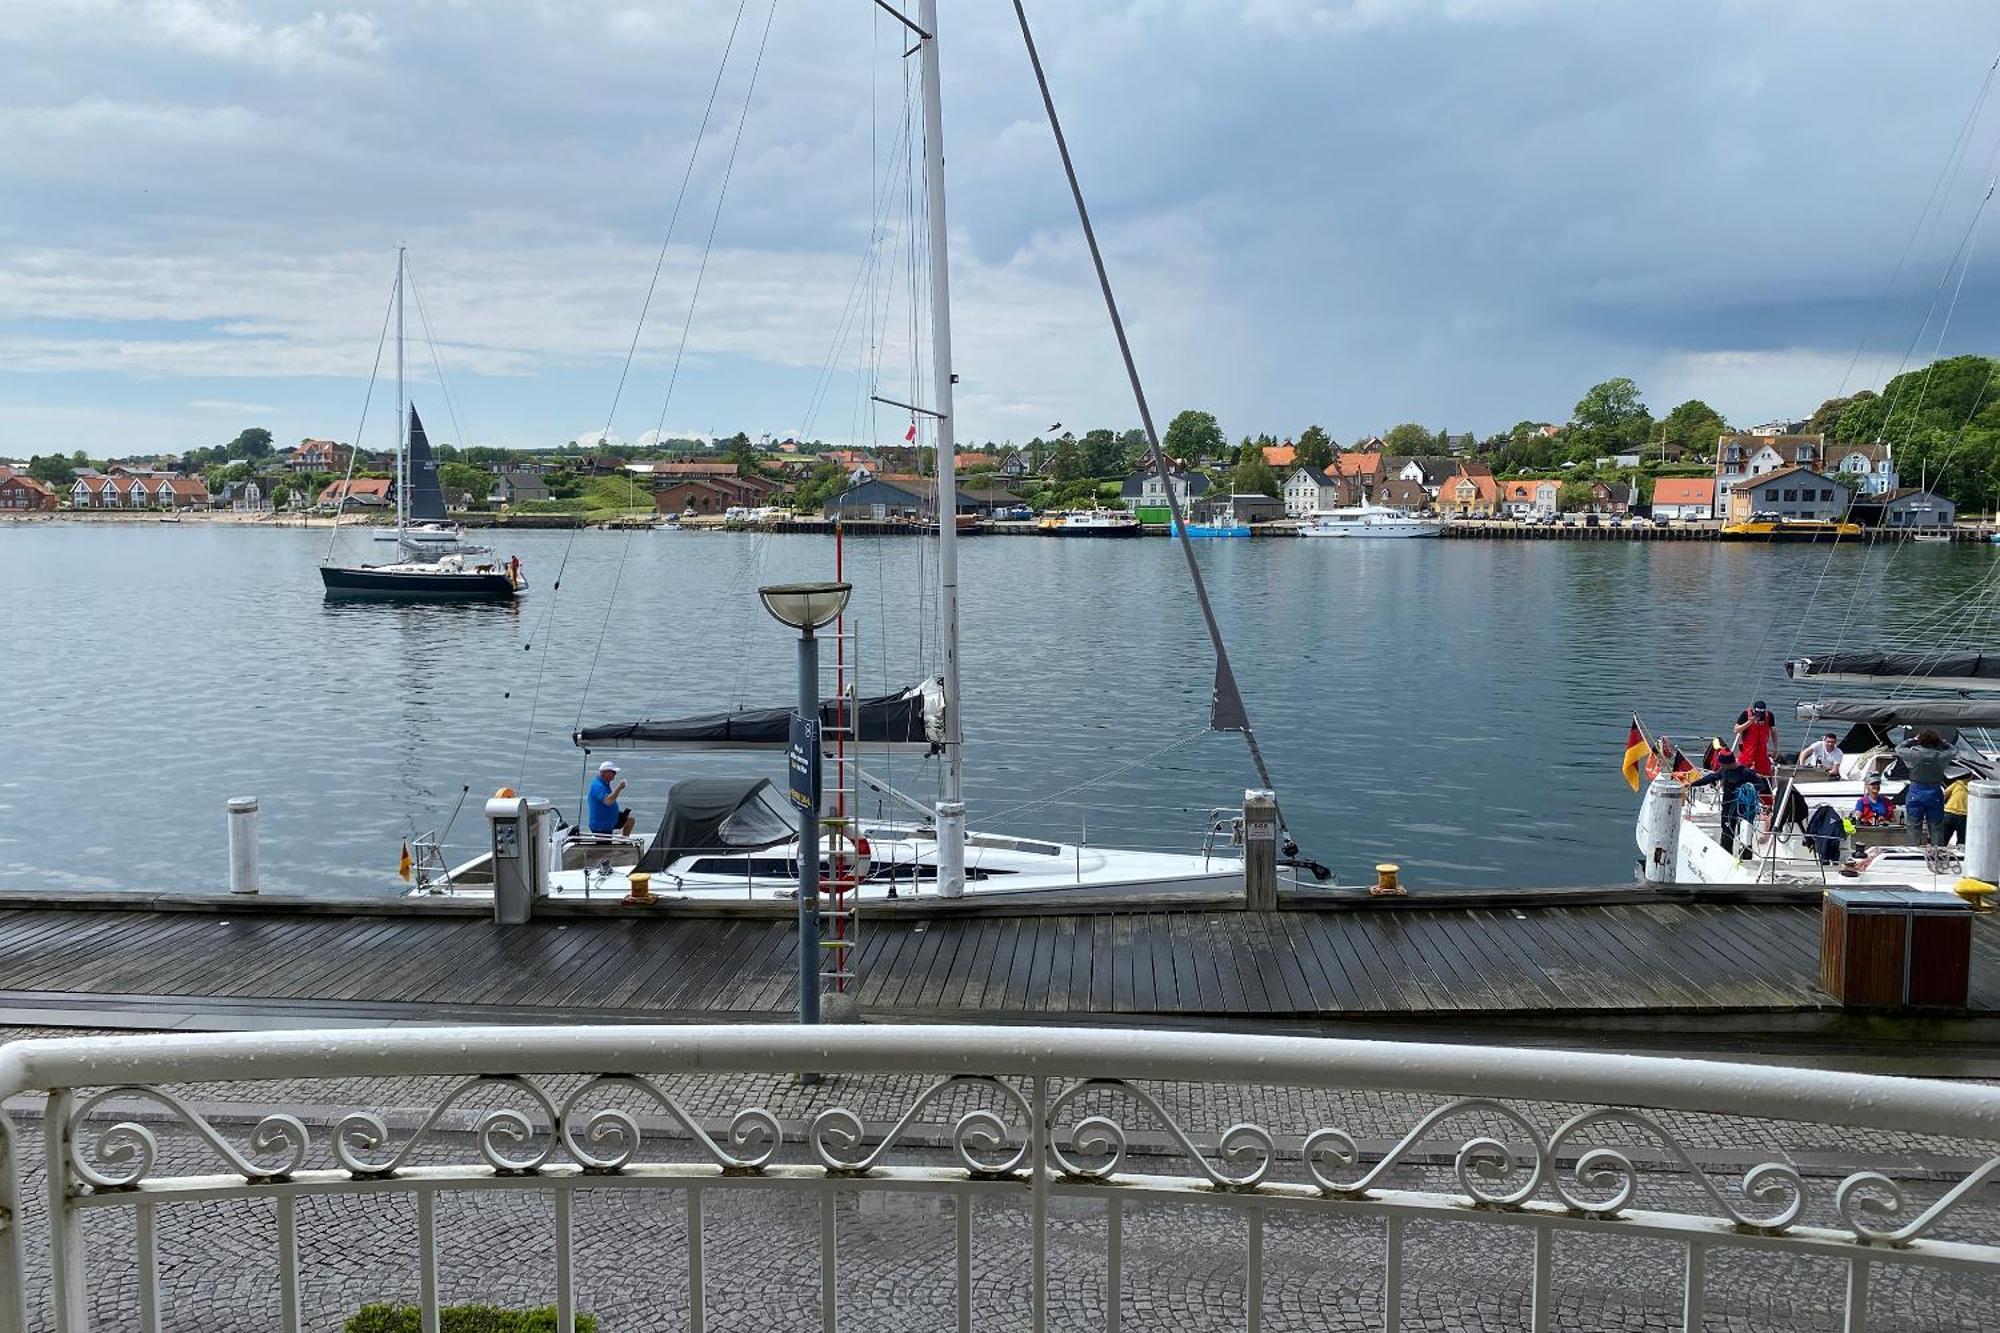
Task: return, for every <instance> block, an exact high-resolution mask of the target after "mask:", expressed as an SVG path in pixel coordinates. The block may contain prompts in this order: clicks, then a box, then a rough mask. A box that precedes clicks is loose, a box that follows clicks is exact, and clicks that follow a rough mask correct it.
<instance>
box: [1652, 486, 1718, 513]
mask: <svg viewBox="0 0 2000 1333" xmlns="http://www.w3.org/2000/svg"><path fill="white" fill-rule="evenodd" d="M1653 517H1654V518H1655V519H1657V520H1659V521H1660V522H1662V523H1664V522H1667V521H1668V520H1670V519H1679V520H1681V521H1682V522H1684V523H1690V522H1696V521H1700V522H1706V521H1708V520H1709V519H1712V518H1714V517H1716V508H1715V478H1714V477H1661V478H1660V479H1659V480H1658V481H1656V482H1654V483H1653Z"/></svg>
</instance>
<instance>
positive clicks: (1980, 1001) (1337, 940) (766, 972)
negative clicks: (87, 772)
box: [0, 887, 2000, 1054]
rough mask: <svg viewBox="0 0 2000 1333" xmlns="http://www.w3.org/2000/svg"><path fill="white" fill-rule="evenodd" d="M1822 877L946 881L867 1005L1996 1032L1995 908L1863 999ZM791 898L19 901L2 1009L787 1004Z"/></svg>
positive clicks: (620, 1014)
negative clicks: (1822, 983) (1289, 886)
mask: <svg viewBox="0 0 2000 1333" xmlns="http://www.w3.org/2000/svg"><path fill="white" fill-rule="evenodd" d="M1819 936H1820V911H1819V893H1818V892H1817V890H1810V891H1784V890H1764V891H1743V892H1740V893H1733V894H1730V893H1720V894H1714V895H1707V896H1702V897H1694V896H1689V895H1678V896H1675V895H1668V894H1659V893H1653V892H1650V891H1647V890H1643V889H1639V888H1625V887H1619V888H1606V889H1577V890H1564V891H1540V892H1529V891H1518V890H1517V891H1504V892H1502V891H1496V892H1478V893H1474V892H1458V893H1436V894H1430V895H1425V896H1421V897H1413V898H1407V899H1398V900H1381V899H1368V898H1354V897H1348V896H1345V895H1342V896H1334V895H1330V894H1308V893H1301V894H1296V895H1285V896H1284V897H1283V898H1282V899H1281V903H1280V910H1278V911H1274V912H1251V911H1245V910H1243V907H1242V901H1241V899H1240V898H1233V897H1217V896H1200V897H1176V896H1173V895H1143V896H1135V897H1132V898H1130V899H1104V898H1096V899H1081V900H1079V899H1070V900H1069V901H1066V902H1056V901H1049V900H1046V899H1036V898H1022V899H1017V900H1014V901H1011V902H1010V901H990V900H988V901H982V900H977V899H975V900H965V899H960V900H955V901H945V900H942V899H924V900H915V901H911V902H907V903H897V904H885V905H881V906H876V907H871V908H870V909H869V910H868V912H867V913H866V914H865V915H864V918H863V922H862V929H861V944H860V948H859V951H858V957H857V959H856V972H857V978H858V980H857V982H856V985H855V988H854V992H853V994H854V998H855V1000H856V1002H857V1003H858V1005H859V1008H860V1011H861V1015H862V1019H863V1021H865V1022H877V1023H879V1022H888V1023H908V1022H1000V1023H1035V1022H1051V1021H1056V1022H1082V1023H1116V1024H1120V1025H1126V1026H1130V1025H1135V1024H1136V1025H1141V1026H1167V1027H1191V1028H1202V1029H1209V1030H1216V1029H1225V1030H1240V1031H1271V1030H1288V1031H1307V1032H1315V1033H1319V1034H1322V1035H1358V1034H1362V1033H1381V1032H1385V1031H1391V1032H1393V1031H1401V1032H1405V1033H1409V1032H1412V1031H1414V1030H1416V1029H1421V1030H1422V1032H1423V1035H1424V1036H1425V1037H1427V1038H1442V1037H1448V1036H1452V1035H1456V1036H1459V1037H1464V1036H1466V1035H1467V1034H1476V1033H1479V1032H1490V1033H1493V1034H1495V1035H1499V1034H1506V1035H1507V1036H1508V1037H1509V1038H1512V1037H1519V1038H1520V1039H1522V1040H1534V1041H1537V1042H1541V1043H1544V1044H1547V1043H1551V1042H1554V1043H1558V1044H1561V1043H1564V1042H1578V1043H1585V1042H1588V1043H1592V1044H1601V1043H1603V1042H1604V1041H1606V1040H1612V1041H1619V1040H1624V1041H1626V1042H1629V1043H1630V1044H1633V1045H1645V1044H1649V1043H1651V1044H1658V1043H1667V1044H1680V1045H1686V1044H1689V1043H1699V1044H1701V1045H1704V1046H1705V1045H1711V1044H1716V1043H1723V1044H1727V1043H1729V1042H1732V1041H1736V1040H1743V1041H1756V1042H1758V1043H1760V1045H1761V1047H1763V1048H1768V1047H1769V1046H1770V1045H1771V1044H1772V1043H1786V1042H1813V1041H1820V1040H1834V1041H1852V1042H1859V1043H1863V1044H1867V1043H1872V1042H1876V1041H1881V1042H1886V1043H1896V1042H1901V1041H1906V1040H1908V1039H1909V1038H1910V1037H1911V1036H1912V1035H1913V1034H1915V1033H1918V1032H1921V1033H1923V1034H1924V1035H1925V1038H1926V1040H1927V1041H1928V1042H1929V1043H1931V1046H1930V1047H1929V1051H1930V1053H1933V1054H1935V1053H1938V1052H1942V1051H1944V1050H1946V1049H1948V1048H1953V1049H1955V1048H1958V1047H1960V1046H1963V1047H1964V1048H1965V1049H1991V1048H1992V1047H1993V1046H1994V1045H1995V1044H1996V1043H2000V923H1996V917H1994V916H1982V917H1981V918H1980V919H1979V922H1978V926H1977V928H1976V929H1975V932H1974V956H1973V964H1972V969H1973V973H1972V999H1971V1005H1970V1008H1969V1009H1968V1010H1967V1011H1964V1012H1954V1013H1948V1014H1942V1015H1932V1016H1923V1017H1918V1016H1914V1015H1899V1016H1885V1015H1881V1014H1866V1013H1860V1012H1850V1011H1845V1010H1842V1009H1841V1008H1840V1007H1839V1006H1838V1005H1837V1004H1836V1003H1835V1002H1834V1000H1833V999H1832V998H1831V997H1829V996H1828V995H1826V994H1825V993H1823V992H1821V991H1819V990H1818V989H1817V987H1816V984H1815V983H1816V978H1817V968H1818V949H1819ZM796 938H797V936H796V926H795V923H794V921H793V919H792V915H791V909H790V908H789V906H788V905H786V904H782V903H772V904H754V905H753V904H740V905H727V906H702V907H696V906H692V905H688V904H673V903H671V902H668V903H666V904H664V905H662V906H659V907H656V908H651V909H632V908H625V907H621V906H618V905H616V904H613V903H603V904H596V903H588V904H586V903H577V904H567V903H557V902H549V901H544V902H543V903H541V904H540V905H538V907H537V916H536V918H535V919H534V920H533V921H531V922H529V923H528V924H526V925H520V926H507V927H502V926H496V925H495V924H494V923H493V921H492V917H491V910H490V908H489V907H487V906H486V905H485V904H481V903H474V902H451V901H444V900H424V899H415V900H410V899H389V900H378V901H374V902H368V903H361V902H344V903H343V902H326V901H315V900H311V899H276V898H254V899H247V898H244V897H231V896H228V895H217V896H214V897H179V898H173V899H154V898H148V897H146V896H144V895H136V894H127V895H117V894H107V895H93V896H81V895H79V896H67V895H66V896H63V897H50V898H46V899H37V900H31V901H29V902H26V903H22V904H19V905H10V906H9V907H7V908H6V909H5V910H0V1021H4V1022H10V1023H19V1024H37V1025H40V1024H49V1023H58V1024H69V1025H83V1026H116V1027H135V1028H168V1027H186V1028H195V1029H201V1028H215V1027H220V1028H231V1027H253V1028H265V1027H284V1026H311V1025H324V1024H326V1023H329V1022H331V1023H337V1024H359V1025H378V1024H396V1023H408V1022H424V1023H434V1022H556V1021H562V1022H581V1021H600V1020H601V1021H611V1020H618V1021H628V1022H663V1021H664V1022H714V1021H735V1022H744V1021H748V1022H785V1021H789V1020H790V1019H791V1017H792V1014H793V1002H794V987H795V986H796V984H797V968H796V963H795V961H794V959H795V955H794V949H795V944H796Z"/></svg>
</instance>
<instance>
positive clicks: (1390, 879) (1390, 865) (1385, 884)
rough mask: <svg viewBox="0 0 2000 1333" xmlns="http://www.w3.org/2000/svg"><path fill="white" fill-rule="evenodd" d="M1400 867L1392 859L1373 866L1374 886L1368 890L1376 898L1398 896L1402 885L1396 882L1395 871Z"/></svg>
mask: <svg viewBox="0 0 2000 1333" xmlns="http://www.w3.org/2000/svg"><path fill="white" fill-rule="evenodd" d="M1400 870H1402V867H1401V866H1399V865H1397V864H1396V863H1395V862H1393V861H1384V862H1382V863H1381V864H1380V865H1378V866H1376V867H1375V887H1374V888H1372V889H1370V890H1368V892H1370V893H1372V894H1374V895H1375V896H1376V897H1377V898H1400V897H1402V896H1403V886H1402V885H1401V884H1399V883H1397V882H1396V875H1397V872H1399V871H1400Z"/></svg>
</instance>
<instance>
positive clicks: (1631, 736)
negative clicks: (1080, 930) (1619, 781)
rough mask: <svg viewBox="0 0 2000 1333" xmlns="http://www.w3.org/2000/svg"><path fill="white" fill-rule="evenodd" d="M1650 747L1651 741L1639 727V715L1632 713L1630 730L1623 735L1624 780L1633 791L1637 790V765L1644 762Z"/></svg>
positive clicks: (1651, 746)
mask: <svg viewBox="0 0 2000 1333" xmlns="http://www.w3.org/2000/svg"><path fill="white" fill-rule="evenodd" d="M1652 748H1653V745H1652V742H1651V741H1648V740H1647V739H1646V733H1645V732H1644V731H1642V730H1640V728H1639V715H1638V714H1637V713H1634V714H1632V730H1631V731H1630V732H1629V733H1627V735H1626V737H1625V782H1626V784H1627V785H1628V786H1630V787H1631V788H1632V790H1633V791H1637V790H1639V765H1641V764H1643V763H1645V762H1646V755H1647V753H1648V752H1649V751H1650V750H1651V749H1652Z"/></svg>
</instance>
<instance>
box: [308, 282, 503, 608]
mask: <svg viewBox="0 0 2000 1333" xmlns="http://www.w3.org/2000/svg"><path fill="white" fill-rule="evenodd" d="M403 280H404V273H403V251H402V249H401V248H400V247H398V248H397V250H396V475H397V479H398V485H397V486H396V526H395V527H394V528H392V529H390V532H391V534H392V536H393V537H394V538H395V540H396V544H397V553H398V554H399V555H400V556H401V557H402V558H401V559H399V560H393V561H390V562H388V563H385V564H380V565H336V564H333V563H331V562H330V561H329V563H326V564H322V565H321V566H320V567H319V576H320V582H321V583H322V584H323V585H324V586H325V588H326V595H327V597H328V598H330V599H362V598H366V599H372V600H381V601H418V602H493V601H512V600H513V599H514V598H516V597H518V596H520V595H521V594H522V593H523V592H525V591H526V590H527V587H528V581H527V580H526V579H524V578H522V577H521V562H520V561H519V560H518V559H510V560H508V561H506V562H504V563H502V562H499V561H496V560H495V559H494V558H493V553H492V551H491V550H489V549H487V548H486V547H483V546H468V545H465V544H464V543H463V542H461V541H460V538H461V537H462V536H463V535H464V534H463V533H462V532H461V531H460V530H459V528H458V525H457V524H455V523H452V522H450V521H449V520H448V519H447V518H446V517H445V504H444V491H443V489H442V488H441V487H439V485H438V478H437V459H436V458H435V457H434V456H433V455H432V453H431V445H430V439H429V437H428V436H426V435H425V434H424V423H423V421H422V419H421V418H419V417H418V416H417V405H416V404H415V403H411V404H410V405H409V410H408V412H407V414H406V413H405V412H404V410H403ZM339 523H340V520H339V518H338V517H337V516H336V517H335V519H334V525H335V526H334V535H333V538H332V539H330V540H329V542H328V546H327V550H328V554H329V555H331V553H332V549H333V545H332V544H333V541H336V540H338V539H339ZM375 535H376V536H377V537H378V538H379V537H380V536H381V533H380V531H377V533H376V534H375Z"/></svg>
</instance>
